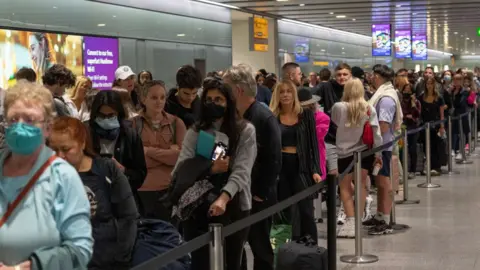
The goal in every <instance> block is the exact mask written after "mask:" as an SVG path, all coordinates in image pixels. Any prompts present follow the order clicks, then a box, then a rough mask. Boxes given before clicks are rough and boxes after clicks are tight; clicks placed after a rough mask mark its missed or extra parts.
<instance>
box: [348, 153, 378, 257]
mask: <svg viewBox="0 0 480 270" xmlns="http://www.w3.org/2000/svg"><path fill="white" fill-rule="evenodd" d="M354 160H355V169H354V178H355V202H357V203H355V255H344V256H341V257H340V261H342V262H345V263H357V264H360V263H374V262H377V261H378V257H377V256H375V255H370V254H363V243H362V240H363V239H362V216H363V208H362V204H361V203H360V202H361V201H362V200H361V198H362V189H363V185H362V155H361V152H356V153H355V154H354Z"/></svg>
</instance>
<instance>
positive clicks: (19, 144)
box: [5, 122, 43, 155]
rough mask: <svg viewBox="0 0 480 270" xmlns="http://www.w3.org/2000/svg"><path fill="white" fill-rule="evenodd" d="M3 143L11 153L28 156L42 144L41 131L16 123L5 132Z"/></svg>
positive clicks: (34, 127)
mask: <svg viewBox="0 0 480 270" xmlns="http://www.w3.org/2000/svg"><path fill="white" fill-rule="evenodd" d="M5 141H6V143H7V146H8V147H9V148H10V150H11V151H12V153H14V154H19V155H30V154H32V153H33V152H35V150H37V149H38V147H39V146H40V145H42V143H43V132H42V129H41V128H39V127H36V126H32V125H29V124H25V123H22V122H18V123H15V124H12V125H10V126H9V127H7V129H6V130H5Z"/></svg>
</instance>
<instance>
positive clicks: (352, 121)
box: [342, 79, 369, 126]
mask: <svg viewBox="0 0 480 270" xmlns="http://www.w3.org/2000/svg"><path fill="white" fill-rule="evenodd" d="M342 101H343V102H345V103H347V123H346V126H359V125H360V124H361V120H362V118H363V117H364V116H365V115H366V114H367V110H368V106H369V105H368V102H367V101H366V100H365V89H364V88H363V84H362V82H361V81H360V80H359V79H351V80H349V81H348V82H347V83H346V84H345V87H344V92H343V97H342Z"/></svg>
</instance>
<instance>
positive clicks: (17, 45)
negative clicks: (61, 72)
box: [0, 29, 83, 88]
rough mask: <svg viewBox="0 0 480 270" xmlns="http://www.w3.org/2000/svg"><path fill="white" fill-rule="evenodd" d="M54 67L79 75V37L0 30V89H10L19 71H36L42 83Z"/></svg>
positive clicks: (81, 65)
mask: <svg viewBox="0 0 480 270" xmlns="http://www.w3.org/2000/svg"><path fill="white" fill-rule="evenodd" d="M54 64H63V65H65V66H66V67H67V68H69V69H70V70H72V71H73V72H74V73H75V74H78V75H81V74H82V73H83V62H82V37H81V36H75V35H68V34H53V33H43V32H34V31H17V30H6V29H0V87H3V88H7V87H8V86H9V85H12V84H13V83H14V82H15V80H14V75H15V73H16V72H17V71H18V70H19V69H20V68H22V67H28V68H32V69H33V70H35V72H36V73H37V81H38V82H41V81H42V75H43V74H44V73H45V71H46V70H47V69H48V68H50V67H51V66H53V65H54Z"/></svg>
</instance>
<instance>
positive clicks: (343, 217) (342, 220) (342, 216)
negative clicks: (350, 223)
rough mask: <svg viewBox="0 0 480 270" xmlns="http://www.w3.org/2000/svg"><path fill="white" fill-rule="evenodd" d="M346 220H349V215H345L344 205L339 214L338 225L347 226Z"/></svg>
mask: <svg viewBox="0 0 480 270" xmlns="http://www.w3.org/2000/svg"><path fill="white" fill-rule="evenodd" d="M346 219H347V215H346V214H345V209H343V204H342V205H341V206H340V209H339V210H338V213H337V224H338V225H343V224H345V220H346Z"/></svg>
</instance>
